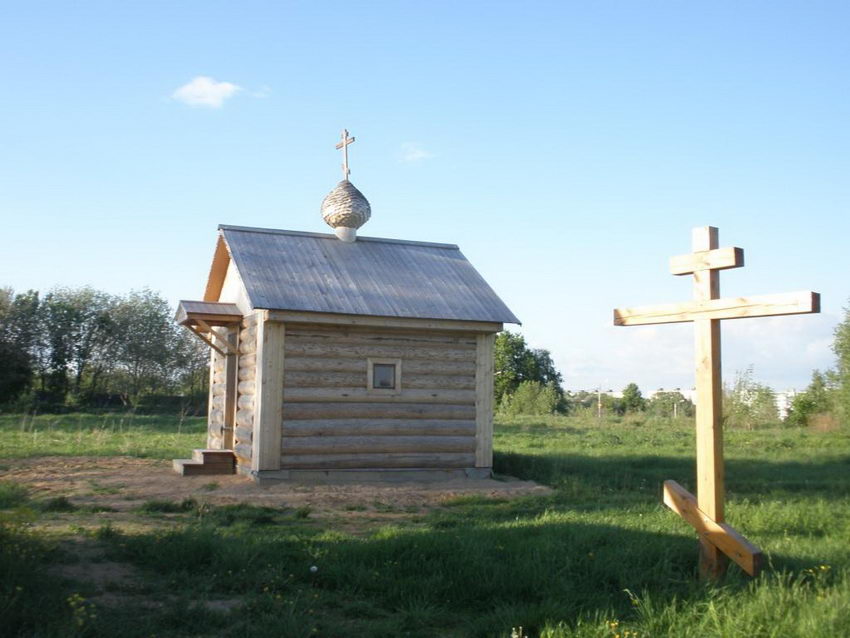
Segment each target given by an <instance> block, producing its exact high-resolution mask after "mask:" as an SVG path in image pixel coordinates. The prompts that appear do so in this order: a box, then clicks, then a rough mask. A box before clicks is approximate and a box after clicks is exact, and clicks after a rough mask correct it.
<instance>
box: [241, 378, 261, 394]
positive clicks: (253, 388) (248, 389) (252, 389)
mask: <svg viewBox="0 0 850 638" xmlns="http://www.w3.org/2000/svg"><path fill="white" fill-rule="evenodd" d="M238 389H239V394H240V395H242V394H250V395H253V394H256V392H257V384H256V383H254V381H253V380H251V381H240V382H239V386H238Z"/></svg>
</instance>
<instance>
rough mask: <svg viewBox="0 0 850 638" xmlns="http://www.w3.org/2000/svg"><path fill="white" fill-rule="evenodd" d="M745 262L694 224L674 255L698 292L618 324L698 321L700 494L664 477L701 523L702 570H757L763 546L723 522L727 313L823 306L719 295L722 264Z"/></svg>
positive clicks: (813, 299)
mask: <svg viewBox="0 0 850 638" xmlns="http://www.w3.org/2000/svg"><path fill="white" fill-rule="evenodd" d="M743 265H744V251H743V250H742V249H740V248H718V233H717V229H716V228H714V227H712V226H707V227H702V228H695V229H694V230H693V252H692V253H691V254H689V255H680V256H678V257H673V258H671V259H670V271H671V272H672V273H673V274H674V275H690V274H692V275H693V276H694V300H693V301H690V302H685V303H677V304H667V305H659V306H645V307H641V308H621V309H617V310H614V325H615V326H640V325H647V324H657V323H679V322H685V321H692V322H693V323H694V327H695V332H696V342H695V345H696V388H697V394H696V454H697V497H694V496H693V495H692V494H690V493H689V492H688V491H687V490H685V488H683V487H682V486H681V485H679V484H678V483H676V482H675V481H665V482H664V504H665V505H667V506H668V507H669V508H670V509H672V510H673V511H674V512H676V513H677V514H679V515H680V516H681V517H682V518H684V519H685V520H686V521H687V522H689V523H690V524H691V525H693V526H694V528H696V530H697V532H698V533H699V536H700V573H701V574H702V575H703V576H704V577H707V578H715V579H716V578H719V577H721V576H722V575H723V574H724V573H725V571H726V566H727V559H726V557H727V556H728V557H729V558H731V559H732V560H733V561H735V562H736V563H738V564H739V565H740V566H741V568H742V569H744V571H746V572H747V573H748V574H750V575H751V576H755V575H756V574H757V573H758V571H759V569H760V563H761V550H760V549H759V548H758V547H756V546H755V545H753V544H752V543H750V542H749V541H747V539H746V538H744V537H743V536H741V535H740V534H738V533H737V532H736V531H735V530H734V529H733V528H732V527H730V526H729V525H726V523H725V522H724V518H725V517H724V512H723V505H724V497H725V488H724V470H723V422H722V388H723V386H722V381H721V376H720V320H721V319H743V318H745V317H767V316H772V315H796V314H805V313H813V312H820V295H819V294H818V293H816V292H793V293H785V294H778V295H764V296H759V297H733V298H728V299H721V298H720V272H719V271H721V270H724V269H726V268H739V267H741V266H743Z"/></svg>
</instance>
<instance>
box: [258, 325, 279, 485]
mask: <svg viewBox="0 0 850 638" xmlns="http://www.w3.org/2000/svg"><path fill="white" fill-rule="evenodd" d="M257 313H258V317H257V354H256V361H257V363H256V365H257V376H256V394H255V395H254V439H253V442H252V443H253V450H252V455H251V470H252V471H260V470H279V469H280V442H281V429H282V425H283V365H284V360H283V352H284V351H283V345H284V335H285V325H284V324H283V323H281V322H278V321H270V320H269V319H268V311H267V310H258V311H257Z"/></svg>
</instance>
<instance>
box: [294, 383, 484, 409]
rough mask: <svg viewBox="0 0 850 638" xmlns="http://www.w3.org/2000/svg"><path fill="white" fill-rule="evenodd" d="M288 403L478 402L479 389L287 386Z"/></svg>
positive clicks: (471, 403) (472, 403)
mask: <svg viewBox="0 0 850 638" xmlns="http://www.w3.org/2000/svg"><path fill="white" fill-rule="evenodd" d="M283 396H284V401H286V402H288V403H319V402H322V401H327V402H334V403H455V404H470V405H474V404H475V390H407V389H404V382H403V381H402V390H401V392H400V393H399V394H390V393H387V394H383V393H381V392H380V391H372V390H369V389H367V388H284V393H283Z"/></svg>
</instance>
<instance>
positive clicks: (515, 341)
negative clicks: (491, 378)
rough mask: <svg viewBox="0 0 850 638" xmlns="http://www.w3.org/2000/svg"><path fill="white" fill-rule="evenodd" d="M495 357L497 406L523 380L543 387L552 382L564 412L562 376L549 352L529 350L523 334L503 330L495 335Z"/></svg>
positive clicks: (514, 390)
mask: <svg viewBox="0 0 850 638" xmlns="http://www.w3.org/2000/svg"><path fill="white" fill-rule="evenodd" d="M494 356H495V360H494V363H495V368H496V379H495V395H496V403H497V405H499V404H501V402H502V399H503V398H504V397H505V396H508V395H510V394H513V393H514V392H516V390H517V388H519V385H520V384H521V383H522V382H523V381H534V382H537V383H541V384H543V385H547V384H550V383H551V384H552V385H553V387H554V388H555V390H556V392H557V393H558V396H559V398H560V400H561V404H562V409H563V406H564V405H565V403H566V402H565V401H563V396H564V391H563V388H561V380H562V379H561V373H560V372H558V371H557V370H556V369H555V364H554V362H553V361H552V357H551V355H550V354H549V351H548V350H542V349H530V348H529V347H528V345H527V344H526V343H525V339H524V338H523V336H522V335H519V334H516V333H513V332H508V331H505V332H501V333H499V334H498V335H497V336H496V345H495V353H494Z"/></svg>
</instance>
